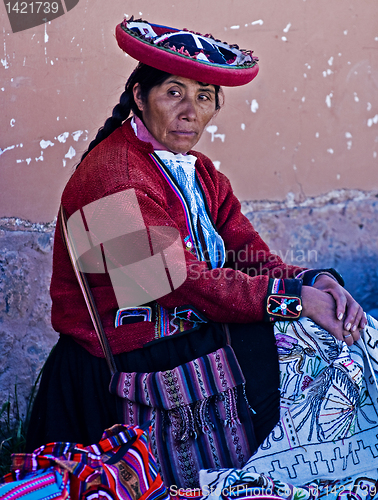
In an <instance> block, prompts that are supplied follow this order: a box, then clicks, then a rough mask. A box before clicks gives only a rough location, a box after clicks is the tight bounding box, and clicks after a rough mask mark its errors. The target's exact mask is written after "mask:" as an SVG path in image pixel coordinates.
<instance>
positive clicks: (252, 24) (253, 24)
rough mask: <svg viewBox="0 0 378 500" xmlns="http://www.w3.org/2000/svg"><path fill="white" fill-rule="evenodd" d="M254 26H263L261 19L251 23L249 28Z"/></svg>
mask: <svg viewBox="0 0 378 500" xmlns="http://www.w3.org/2000/svg"><path fill="white" fill-rule="evenodd" d="M256 24H259V25H260V26H262V25H263V24H264V21H263V20H262V19H258V20H257V21H253V22H252V23H251V26H255V25H256Z"/></svg>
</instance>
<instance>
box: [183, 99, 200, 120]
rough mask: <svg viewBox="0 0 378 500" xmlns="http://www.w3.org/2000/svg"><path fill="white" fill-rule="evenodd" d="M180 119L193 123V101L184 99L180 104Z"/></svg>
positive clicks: (194, 117)
mask: <svg viewBox="0 0 378 500" xmlns="http://www.w3.org/2000/svg"><path fill="white" fill-rule="evenodd" d="M181 104H182V109H181V113H180V117H181V118H182V119H184V120H188V121H193V120H195V119H196V118H197V109H196V103H195V100H194V99H191V98H188V97H187V98H186V99H184V100H183V101H182V102H181Z"/></svg>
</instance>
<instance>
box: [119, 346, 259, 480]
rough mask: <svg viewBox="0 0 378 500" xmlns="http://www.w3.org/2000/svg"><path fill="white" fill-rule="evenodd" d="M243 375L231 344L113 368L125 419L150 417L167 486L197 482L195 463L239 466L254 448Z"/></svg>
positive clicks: (199, 466)
mask: <svg viewBox="0 0 378 500" xmlns="http://www.w3.org/2000/svg"><path fill="white" fill-rule="evenodd" d="M244 382H245V380H244V377H243V374H242V372H241V369H240V366H239V363H238V362H237V360H236V357H235V354H234V352H233V350H232V349H231V347H230V346H228V345H227V346H225V347H223V348H221V349H218V350H217V351H215V352H213V353H211V354H208V355H205V356H202V357H200V358H197V359H195V360H193V361H191V362H189V363H185V364H183V365H181V366H178V367H176V368H174V369H172V370H167V371H164V372H154V373H116V374H115V375H114V376H113V379H112V383H111V392H113V393H114V394H118V396H120V397H122V398H124V404H123V418H124V422H127V423H129V424H131V425H133V424H136V423H142V422H146V421H148V420H151V423H152V428H153V432H152V435H151V441H152V446H153V449H154V452H155V456H156V457H157V461H158V463H159V465H160V468H161V472H162V476H163V480H164V482H165V484H166V485H167V486H173V485H175V486H177V487H185V488H196V487H198V486H199V480H198V473H199V470H200V469H204V468H209V467H216V468H220V467H230V466H235V465H239V464H240V466H243V465H244V464H245V462H246V461H247V460H248V458H249V457H250V455H251V453H252V451H253V450H254V449H256V441H255V435H254V431H253V424H252V420H251V410H250V408H249V405H248V403H247V401H246V399H245V396H244Z"/></svg>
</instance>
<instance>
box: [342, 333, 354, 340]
mask: <svg viewBox="0 0 378 500" xmlns="http://www.w3.org/2000/svg"><path fill="white" fill-rule="evenodd" d="M351 336H352V334H351V333H348V335H344V339H347V338H349V337H351Z"/></svg>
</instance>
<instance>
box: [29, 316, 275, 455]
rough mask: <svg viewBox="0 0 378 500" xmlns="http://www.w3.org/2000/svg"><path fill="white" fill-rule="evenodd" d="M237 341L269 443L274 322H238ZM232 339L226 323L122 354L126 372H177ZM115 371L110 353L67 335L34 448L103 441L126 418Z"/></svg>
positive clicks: (45, 381)
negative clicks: (113, 387) (113, 384)
mask: <svg viewBox="0 0 378 500" xmlns="http://www.w3.org/2000/svg"><path fill="white" fill-rule="evenodd" d="M229 328H230V334H231V346H232V348H233V349H234V351H235V354H236V356H237V358H238V361H239V364H240V366H241V368H242V370H243V373H244V376H245V379H246V386H245V389H246V396H247V398H248V401H249V404H250V406H251V407H252V408H253V410H254V411H255V415H254V417H253V425H254V430H255V435H256V440H257V443H258V444H261V443H262V442H263V440H264V439H265V437H266V436H267V435H268V434H269V432H270V431H271V430H272V429H273V427H274V426H275V424H276V423H277V422H278V420H279V399H280V395H279V369H278V356H277V349H276V346H275V340H274V335H273V327H272V325H270V324H267V323H250V324H230V325H229ZM225 344H226V336H225V333H224V331H223V329H222V328H221V325H220V324H218V323H210V324H206V325H204V326H203V327H201V328H200V329H198V330H194V331H191V332H190V333H188V332H185V333H182V334H178V335H173V336H170V337H167V338H165V339H162V340H159V341H153V342H151V343H149V344H148V345H147V346H145V347H144V348H143V349H137V350H135V351H132V352H128V353H123V354H119V355H116V356H115V362H116V366H117V369H118V370H119V371H124V372H134V371H138V372H154V371H164V370H168V369H172V368H174V367H175V366H178V365H180V364H183V363H186V362H188V361H191V360H193V359H195V358H197V357H200V356H203V355H204V354H208V353H210V352H213V351H215V350H216V349H218V348H219V347H222V346H223V345H225ZM109 383H110V373H109V369H108V365H107V363H106V361H105V359H103V358H97V357H95V356H92V355H91V354H89V353H88V352H87V351H86V350H85V349H84V348H83V347H81V346H80V345H79V344H77V343H76V342H75V341H74V340H73V339H72V338H71V337H69V336H66V335H61V337H60V339H59V341H58V343H57V345H56V346H55V347H54V349H53V351H52V352H51V354H50V356H49V358H48V360H47V361H46V364H45V366H44V369H43V374H42V378H41V383H40V387H39V390H38V394H37V397H36V399H35V402H34V406H33V411H32V415H31V419H30V423H29V429H28V435H27V445H26V446H27V450H26V451H27V452H32V451H33V450H34V449H36V448H38V447H39V446H41V445H43V444H46V443H49V442H53V441H65V442H75V443H81V444H84V445H89V444H94V443H96V442H98V441H99V440H100V439H101V436H102V433H103V431H104V429H107V428H109V427H111V426H112V425H114V424H116V423H120V422H119V417H118V415H120V411H119V410H120V408H119V401H118V404H117V399H118V398H117V397H116V396H114V395H112V394H110V392H109Z"/></svg>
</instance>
